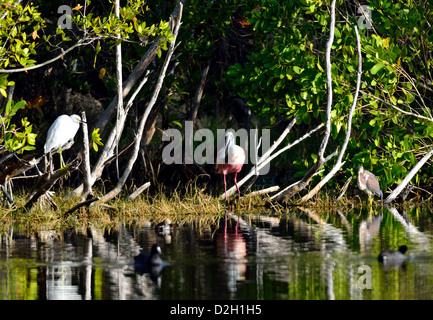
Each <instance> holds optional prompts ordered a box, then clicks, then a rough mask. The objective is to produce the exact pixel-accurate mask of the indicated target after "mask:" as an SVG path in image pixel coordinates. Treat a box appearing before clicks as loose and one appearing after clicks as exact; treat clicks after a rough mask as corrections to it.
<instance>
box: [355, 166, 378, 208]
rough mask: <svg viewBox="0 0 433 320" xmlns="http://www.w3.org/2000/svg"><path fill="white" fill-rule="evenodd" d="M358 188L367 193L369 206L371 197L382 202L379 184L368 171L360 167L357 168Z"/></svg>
mask: <svg viewBox="0 0 433 320" xmlns="http://www.w3.org/2000/svg"><path fill="white" fill-rule="evenodd" d="M358 188H359V190H361V191H364V192H365V193H367V195H368V200H369V202H370V204H371V202H372V201H373V198H372V195H375V196H377V197H379V198H380V199H381V200H383V194H382V190H380V184H379V181H377V178H376V176H375V175H374V174H372V173H371V172H370V171H367V170H364V168H363V167H362V166H359V167H358Z"/></svg>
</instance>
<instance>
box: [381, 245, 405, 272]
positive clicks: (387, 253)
mask: <svg viewBox="0 0 433 320" xmlns="http://www.w3.org/2000/svg"><path fill="white" fill-rule="evenodd" d="M406 251H407V246H405V245H403V246H400V248H398V250H397V251H394V250H383V251H382V252H381V253H380V254H379V257H377V260H378V261H379V262H381V263H383V265H384V266H385V267H401V266H403V265H404V262H405V261H406V259H407V257H406V256H405V253H406Z"/></svg>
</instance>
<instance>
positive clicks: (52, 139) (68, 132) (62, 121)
mask: <svg viewBox="0 0 433 320" xmlns="http://www.w3.org/2000/svg"><path fill="white" fill-rule="evenodd" d="M81 122H82V121H81V117H80V116H78V115H76V114H73V115H70V116H68V115H66V114H63V115H61V116H58V117H57V119H56V120H55V121H54V122H53V124H52V125H51V127H50V128H49V129H48V133H47V140H46V141H45V145H44V153H50V156H51V152H52V151H54V150H59V154H60V164H61V165H62V166H64V162H63V158H62V147H63V146H64V145H65V144H66V143H68V142H69V141H70V140H72V139H74V137H75V135H76V134H77V131H78V129H79V128H80V123H81Z"/></svg>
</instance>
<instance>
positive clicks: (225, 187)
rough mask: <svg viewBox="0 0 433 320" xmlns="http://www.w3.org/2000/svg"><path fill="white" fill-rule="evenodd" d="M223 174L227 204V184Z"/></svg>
mask: <svg viewBox="0 0 433 320" xmlns="http://www.w3.org/2000/svg"><path fill="white" fill-rule="evenodd" d="M223 174H224V194H225V195H226V203H227V182H226V175H225V173H223Z"/></svg>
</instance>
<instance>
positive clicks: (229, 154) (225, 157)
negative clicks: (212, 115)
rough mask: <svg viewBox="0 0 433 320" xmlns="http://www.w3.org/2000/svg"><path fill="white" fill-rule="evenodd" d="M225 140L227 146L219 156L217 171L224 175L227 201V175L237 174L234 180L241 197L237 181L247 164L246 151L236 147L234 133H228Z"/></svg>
mask: <svg viewBox="0 0 433 320" xmlns="http://www.w3.org/2000/svg"><path fill="white" fill-rule="evenodd" d="M225 139H226V144H225V146H224V148H222V149H221V150H220V151H219V152H218V154H217V159H216V169H217V173H219V174H223V175H224V193H225V196H226V201H227V182H226V175H227V174H229V173H233V172H234V173H235V178H234V180H235V185H236V189H238V193H239V196H240V195H241V192H240V191H239V187H238V183H237V181H236V179H237V175H238V172H239V171H241V169H242V166H243V165H244V162H245V151H244V149H243V148H242V147H240V146H238V145H236V143H235V135H234V133H233V132H232V131H228V132H227V133H226V135H225Z"/></svg>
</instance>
